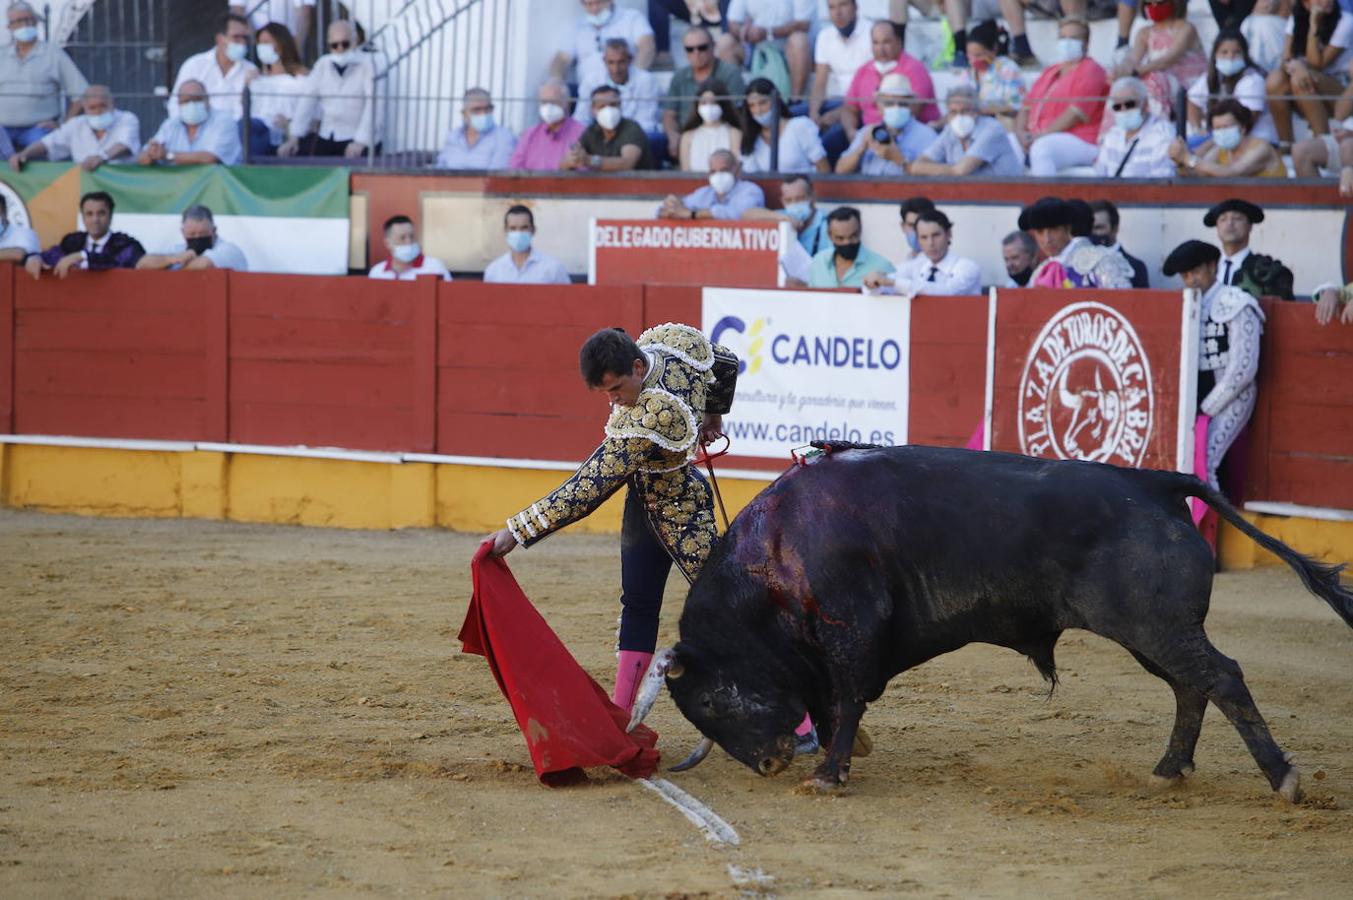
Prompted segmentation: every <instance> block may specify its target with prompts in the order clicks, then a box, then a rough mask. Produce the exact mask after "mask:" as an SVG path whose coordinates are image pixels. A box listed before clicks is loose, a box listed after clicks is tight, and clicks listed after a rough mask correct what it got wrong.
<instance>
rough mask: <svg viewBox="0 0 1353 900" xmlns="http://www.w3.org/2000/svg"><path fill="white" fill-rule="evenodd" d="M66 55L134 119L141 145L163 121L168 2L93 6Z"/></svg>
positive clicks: (131, 0)
mask: <svg viewBox="0 0 1353 900" xmlns="http://www.w3.org/2000/svg"><path fill="white" fill-rule="evenodd" d="M72 5H74V4H72ZM79 5H83V4H79ZM68 8H69V6H68ZM222 11H224V4H222ZM49 21H50V20H49ZM65 50H66V52H67V53H69V54H70V57H71V59H72V60H74V61H75V64H76V65H77V66H79V67H80V71H81V72H83V73H84V76H85V78H87V79H88V80H89V83H90V84H106V85H108V86H109V87H110V88H112V90H113V93H114V95H115V96H116V97H117V105H118V107H119V108H120V109H126V110H130V111H131V112H134V113H136V115H137V117H138V118H140V120H141V135H142V138H143V139H147V138H149V137H150V135H152V134H154V133H155V129H156V128H158V127H159V124H160V122H162V121H163V120H164V117H165V105H164V104H165V101H164V97H163V96H156V94H157V92H162V91H164V90H165V89H166V88H167V87H168V86H169V85H170V84H172V83H173V77H174V76H173V73H172V72H170V71H169V0H97V2H95V3H93V4H92V5H90V6H89V8H88V9H87V10H86V11H85V12H84V15H82V16H81V17H80V20H79V23H78V24H76V26H75V30H74V31H73V32H71V33H70V38H69V40H67V41H66V44H65Z"/></svg>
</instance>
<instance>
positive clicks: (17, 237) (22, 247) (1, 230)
mask: <svg viewBox="0 0 1353 900" xmlns="http://www.w3.org/2000/svg"><path fill="white" fill-rule="evenodd" d="M41 252H42V244H41V242H40V241H39V240H38V233H37V232H36V231H34V230H33V229H31V228H29V227H28V226H27V225H23V224H20V223H19V222H11V221H10V220H9V207H8V205H7V204H6V203H5V195H4V194H0V262H16V263H21V262H23V261H24V260H25V259H27V258H28V257H29V255H30V254H33V253H41Z"/></svg>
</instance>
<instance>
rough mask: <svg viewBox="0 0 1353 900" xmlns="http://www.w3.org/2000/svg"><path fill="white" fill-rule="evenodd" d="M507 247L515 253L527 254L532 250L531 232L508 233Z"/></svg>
mask: <svg viewBox="0 0 1353 900" xmlns="http://www.w3.org/2000/svg"><path fill="white" fill-rule="evenodd" d="M507 246H508V247H510V248H511V249H512V252H513V253H525V252H526V251H527V250H530V249H531V232H529V231H509V232H508V233H507Z"/></svg>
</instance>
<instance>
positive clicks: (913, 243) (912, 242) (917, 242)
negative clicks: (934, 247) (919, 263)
mask: <svg viewBox="0 0 1353 900" xmlns="http://www.w3.org/2000/svg"><path fill="white" fill-rule="evenodd" d="M907 246H908V247H910V248H911V252H912V253H920V252H921V238H920V237H919V236H918V235H917V234H916V231H915V230H912V231H908V232H907Z"/></svg>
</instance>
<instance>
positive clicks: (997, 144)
mask: <svg viewBox="0 0 1353 900" xmlns="http://www.w3.org/2000/svg"><path fill="white" fill-rule="evenodd" d="M944 103H945V106H946V107H948V110H949V122H948V124H947V125H945V126H944V130H943V131H941V132H940V136H939V139H938V140H936V141H935V142H934V143H933V144H931V145H930V147H929V148H928V149H926V151H925V152H924V153H922V154H921V155H920V156H918V157H917V158H916V162H914V163H912V164H911V174H913V175H951V176H952V175H958V176H963V175H993V176H996V177H1007V178H1008V177H1014V176H1018V175H1022V174H1023V173H1024V166H1023V165H1021V163H1020V161H1019V157H1017V156H1016V155H1015V148H1014V146H1013V145H1012V144H1011V143H1010V139H1009V138H1008V137H1007V136H1006V130H1005V129H1004V128H1002V127H1001V123H1000V122H997V121H996V120H995V119H993V118H992V117H991V116H983V115H979V114H978V112H977V91H976V90H975V89H974V88H973V86H972V85H970V84H956V85H954V86H953V87H952V88H950V89H949V94H948V96H947V97H945V100H944Z"/></svg>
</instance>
